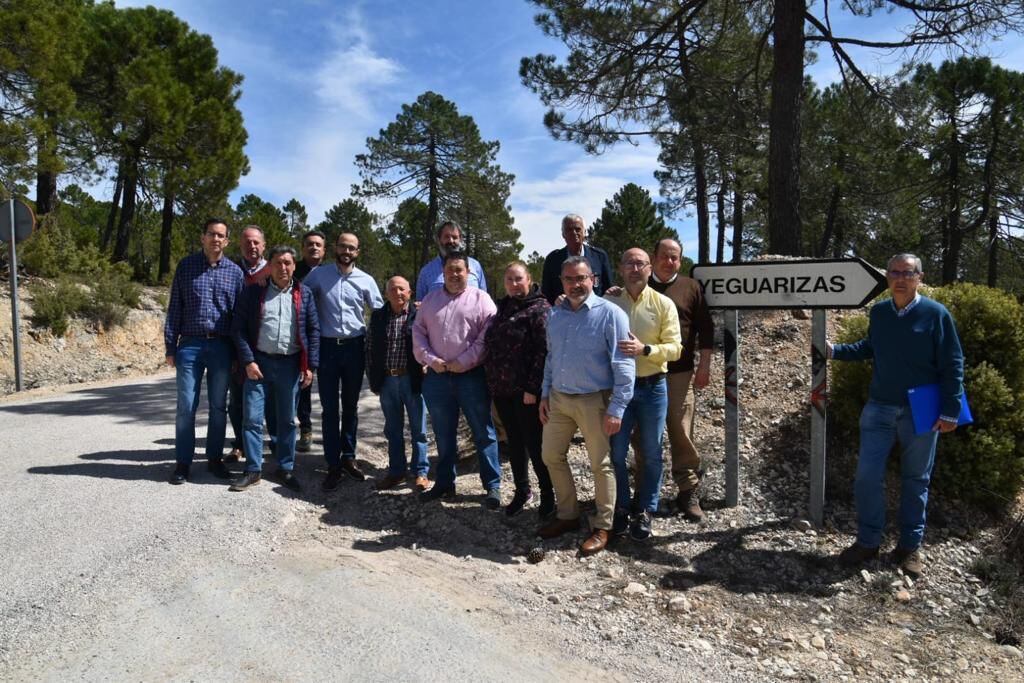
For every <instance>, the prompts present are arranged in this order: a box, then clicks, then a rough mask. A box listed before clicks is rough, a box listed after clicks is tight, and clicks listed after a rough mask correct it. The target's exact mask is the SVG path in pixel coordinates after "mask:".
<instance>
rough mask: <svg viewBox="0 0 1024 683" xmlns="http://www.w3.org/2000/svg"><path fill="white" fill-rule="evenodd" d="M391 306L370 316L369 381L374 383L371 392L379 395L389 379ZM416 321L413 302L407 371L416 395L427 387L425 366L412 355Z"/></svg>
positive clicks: (407, 325)
mask: <svg viewBox="0 0 1024 683" xmlns="http://www.w3.org/2000/svg"><path fill="white" fill-rule="evenodd" d="M390 315H391V304H389V303H388V302H387V301H385V302H384V305H383V306H381V307H380V308H378V309H377V310H375V311H374V312H373V313H371V314H370V325H369V327H368V328H367V334H366V377H367V379H369V380H370V391H372V392H373V393H375V394H379V393H380V390H381V388H382V387H383V386H384V378H385V377H386V376H387V353H388V317H389V316H390ZM415 320H416V306H415V304H413V303H412V302H411V301H410V302H409V315H408V316H407V317H406V319H405V328H404V329H403V334H404V336H405V370H406V372H407V373H409V383H410V386H411V387H412V391H413V393H414V394H418V393H420V389H421V388H422V387H423V366H422V365H420V362H419V361H418V360H416V357H415V356H414V355H412V324H413V321H415Z"/></svg>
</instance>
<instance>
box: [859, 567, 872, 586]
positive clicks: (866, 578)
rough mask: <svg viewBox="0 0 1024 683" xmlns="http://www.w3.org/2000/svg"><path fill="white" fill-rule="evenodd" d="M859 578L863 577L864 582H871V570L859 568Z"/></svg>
mask: <svg viewBox="0 0 1024 683" xmlns="http://www.w3.org/2000/svg"><path fill="white" fill-rule="evenodd" d="M860 578H862V579H864V583H871V572H869V571H868V570H867V569H861V570H860Z"/></svg>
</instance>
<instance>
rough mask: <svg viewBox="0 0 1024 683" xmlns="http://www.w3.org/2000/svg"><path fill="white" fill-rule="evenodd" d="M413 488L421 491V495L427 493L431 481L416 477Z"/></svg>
mask: <svg viewBox="0 0 1024 683" xmlns="http://www.w3.org/2000/svg"><path fill="white" fill-rule="evenodd" d="M412 487H413V488H414V489H416V490H417V491H419V492H420V493H422V492H424V491H426V490H427V489H428V488H430V480H429V479H427V478H426V477H416V482H415V483H414V484H413V485H412Z"/></svg>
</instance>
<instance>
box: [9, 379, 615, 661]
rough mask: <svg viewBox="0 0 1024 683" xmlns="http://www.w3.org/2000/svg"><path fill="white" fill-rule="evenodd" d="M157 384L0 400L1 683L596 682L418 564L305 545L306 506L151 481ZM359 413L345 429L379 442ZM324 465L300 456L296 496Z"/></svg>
mask: <svg viewBox="0 0 1024 683" xmlns="http://www.w3.org/2000/svg"><path fill="white" fill-rule="evenodd" d="M173 390H174V380H173V376H171V375H169V374H164V375H161V376H156V377H152V378H146V379H141V380H133V381H128V382H121V383H117V384H109V385H97V386H92V387H86V388H74V389H71V390H70V391H67V392H66V393H56V392H54V393H45V394H38V393H36V394H35V395H34V396H33V397H31V398H28V399H24V398H16V399H7V400H4V401H0V482H2V484H0V486H2V495H0V520H2V522H0V558H2V559H0V586H2V589H0V679H3V680H26V679H33V680H38V679H42V680H66V679H69V678H72V677H74V678H76V679H84V680H100V679H104V680H110V679H114V680H127V679H133V680H153V679H192V680H257V679H258V680H315V679H334V680H388V681H393V680H413V679H415V680H453V679H466V680H503V681H505V680H523V679H528V678H529V679H541V680H554V679H559V680H568V679H581V678H594V677H600V678H604V679H607V678H608V676H609V674H608V673H607V672H601V671H594V670H592V669H590V668H589V667H587V666H586V665H585V664H582V663H581V662H578V661H572V660H571V659H566V658H565V656H564V655H563V654H561V653H559V652H556V651H553V650H552V649H551V647H553V646H550V645H548V644H549V643H553V642H555V641H554V638H553V636H552V635H551V634H545V633H543V632H541V631H536V630H530V629H523V628H516V629H511V628H508V627H507V626H505V625H503V621H505V620H504V619H503V618H502V614H503V612H502V610H503V609H505V608H506V607H507V605H501V604H494V601H493V598H488V597H485V596H480V595H477V594H475V593H474V592H473V591H472V590H467V586H466V585H465V584H464V583H460V580H459V579H458V578H457V577H453V576H451V573H450V572H447V571H446V570H445V568H444V567H443V566H441V565H440V564H437V565H435V564H434V560H432V559H431V558H430V557H429V555H426V556H420V555H419V554H417V553H414V552H410V551H408V550H406V549H401V548H399V549H395V550H394V551H391V552H388V553H381V552H376V553H374V552H366V551H360V550H354V549H353V544H351V543H349V544H335V543H327V542H324V541H323V540H322V536H321V537H319V538H320V540H316V539H317V537H316V534H315V533H312V532H313V531H314V530H315V529H316V528H317V527H318V526H319V527H320V528H323V526H322V525H323V524H324V522H323V519H324V517H323V513H324V509H323V507H322V506H321V505H320V504H318V502H317V501H316V495H314V494H310V495H307V496H305V497H295V496H293V495H292V494H291V493H290V492H288V491H286V490H284V489H282V488H281V487H277V486H274V485H271V484H268V483H267V482H264V483H263V484H261V485H260V486H259V487H257V488H256V489H254V490H252V491H248V492H245V493H241V494H238V493H229V492H228V491H227V490H226V487H225V486H224V484H223V483H222V482H220V481H217V480H215V479H213V478H212V477H210V476H209V475H207V474H206V472H205V471H204V469H203V466H202V465H201V463H198V462H197V465H196V466H193V473H194V481H193V483H190V484H187V485H184V486H177V487H175V486H170V485H168V484H167V483H166V478H167V476H168V474H169V473H170V471H171V469H172V466H173V461H174V454H173V422H174V399H173V394H174V391H173ZM204 403H205V398H204ZM374 403H375V401H374V399H373V398H372V397H370V396H369V394H367V393H364V400H363V408H364V410H363V412H364V413H365V416H366V417H365V418H364V421H363V423H362V425H361V428H360V432H361V433H362V434H366V435H369V436H368V437H367V438H366V441H367V443H371V444H372V443H374V442H376V444H377V445H380V443H382V437H381V431H382V427H381V425H380V424H377V423H373V422H372V421H371V420H370V418H371V417H372V416H375V415H376V413H377V410H376V408H375V405H374ZM229 431H230V428H229ZM204 434H205V423H203V424H202V425H201V428H200V431H199V436H200V437H202V436H203V435H204ZM199 443H200V444H202V443H203V442H202V440H201V439H200V442H199ZM200 450H201V449H200ZM321 460H322V456H321V455H320V454H319V448H318V449H317V453H316V454H315V455H309V456H303V457H301V458H300V464H299V468H300V470H301V471H302V473H303V475H302V476H303V477H304V483H306V485H307V487H308V489H309V490H310V491H312V489H313V488H314V487H315V486H317V485H318V483H319V475H318V474H317V475H314V474H311V471H312V470H313V469H314V468H316V467H319V466H320V461H321Z"/></svg>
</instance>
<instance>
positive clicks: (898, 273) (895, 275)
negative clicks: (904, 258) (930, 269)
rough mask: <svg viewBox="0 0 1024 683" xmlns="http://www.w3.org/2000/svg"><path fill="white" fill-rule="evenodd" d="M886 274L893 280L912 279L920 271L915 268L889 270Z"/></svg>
mask: <svg viewBox="0 0 1024 683" xmlns="http://www.w3.org/2000/svg"><path fill="white" fill-rule="evenodd" d="M886 274H887V275H888V276H889V277H891V278H892V279H893V280H913V279H914V278H915V277H917V276H918V275H920V274H921V273H919V272H917V271H916V270H890V271H889V272H888V273H886Z"/></svg>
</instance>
